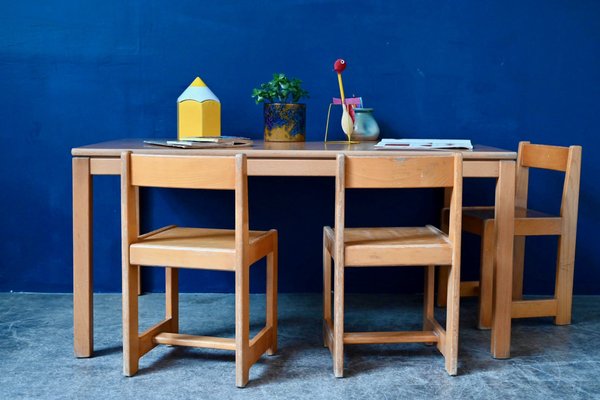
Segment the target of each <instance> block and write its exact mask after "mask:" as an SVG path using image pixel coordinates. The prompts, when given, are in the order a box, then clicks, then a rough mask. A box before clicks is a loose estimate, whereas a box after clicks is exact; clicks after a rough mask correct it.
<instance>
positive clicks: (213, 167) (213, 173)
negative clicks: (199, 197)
mask: <svg viewBox="0 0 600 400" xmlns="http://www.w3.org/2000/svg"><path fill="white" fill-rule="evenodd" d="M121 168H122V169H121V210H122V214H121V219H122V225H123V240H126V241H127V244H131V243H133V242H134V241H135V240H137V238H138V236H139V230H138V226H139V204H138V188H139V187H159V188H180V189H224V190H234V191H235V241H236V253H237V255H238V256H239V257H240V262H242V261H243V260H245V259H246V253H247V251H246V249H247V246H248V242H249V223H248V219H249V217H248V173H247V161H246V156H245V155H244V154H237V155H235V156H175V155H156V154H132V153H131V152H124V153H122V154H121Z"/></svg>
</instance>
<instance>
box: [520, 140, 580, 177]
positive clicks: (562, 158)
mask: <svg viewBox="0 0 600 400" xmlns="http://www.w3.org/2000/svg"><path fill="white" fill-rule="evenodd" d="M521 151H522V154H521V165H522V166H523V167H530V168H541V169H550V170H554V171H562V172H565V171H566V170H567V164H568V159H569V148H568V147H560V146H548V145H541V144H530V143H526V144H523V146H522V148H521Z"/></svg>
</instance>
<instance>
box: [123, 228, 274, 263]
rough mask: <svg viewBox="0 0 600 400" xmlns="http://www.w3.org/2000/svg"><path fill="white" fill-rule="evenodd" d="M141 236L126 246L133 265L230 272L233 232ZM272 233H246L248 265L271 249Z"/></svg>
mask: <svg viewBox="0 0 600 400" xmlns="http://www.w3.org/2000/svg"><path fill="white" fill-rule="evenodd" d="M156 232H157V233H154V234H149V235H144V236H142V237H140V239H139V240H138V241H137V242H136V243H133V244H132V245H131V246H130V262H131V264H134V265H147V266H153V265H160V266H165V267H184V268H198V269H216V270H234V268H235V231H234V230H231V229H203V228H180V227H170V228H166V229H162V230H160V229H159V230H157V231H156ZM275 236H276V231H274V230H271V231H250V232H249V258H250V260H249V261H250V264H252V263H253V262H255V261H256V260H258V259H260V258H262V257H264V256H265V255H267V254H268V253H270V252H271V251H272V249H273V239H274V237H275Z"/></svg>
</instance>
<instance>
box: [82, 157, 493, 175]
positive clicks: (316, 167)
mask: <svg viewBox="0 0 600 400" xmlns="http://www.w3.org/2000/svg"><path fill="white" fill-rule="evenodd" d="M335 169H336V161H335V160H334V159H307V158H296V159H293V158H290V159H273V158H250V159H248V175H250V176H335ZM498 170H499V162H498V160H487V161H483V160H464V162H463V176H464V177H465V178H497V177H498ZM90 173H91V175H120V174H121V159H120V158H114V157H112V158H108V157H106V158H99V157H91V158H90Z"/></svg>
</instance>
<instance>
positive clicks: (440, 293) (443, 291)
mask: <svg viewBox="0 0 600 400" xmlns="http://www.w3.org/2000/svg"><path fill="white" fill-rule="evenodd" d="M449 271H450V269H449V268H448V267H447V266H445V265H443V266H440V267H439V268H438V290H437V305H438V307H446V297H447V296H448V274H449Z"/></svg>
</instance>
